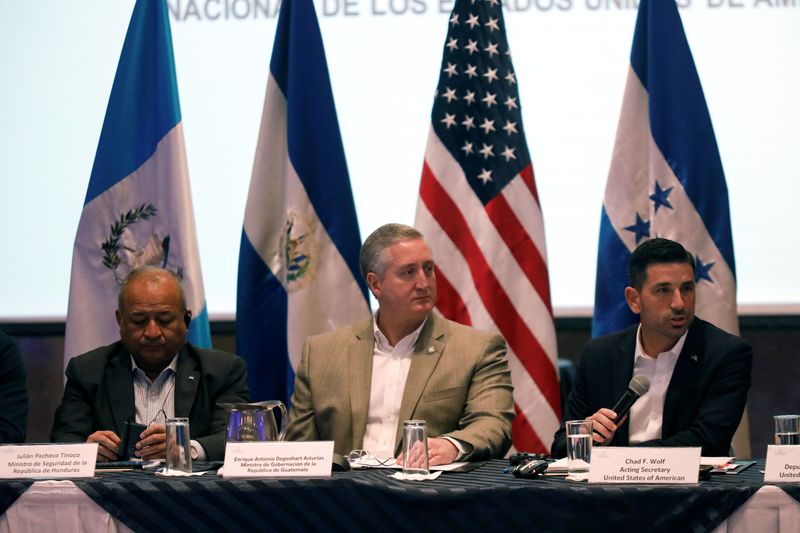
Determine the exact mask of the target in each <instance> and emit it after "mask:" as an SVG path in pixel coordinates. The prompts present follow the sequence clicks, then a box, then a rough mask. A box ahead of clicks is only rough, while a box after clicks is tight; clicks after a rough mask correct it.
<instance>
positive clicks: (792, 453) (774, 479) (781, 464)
mask: <svg viewBox="0 0 800 533" xmlns="http://www.w3.org/2000/svg"><path fill="white" fill-rule="evenodd" d="M798 481H800V446H776V445H774V444H770V445H768V446H767V465H766V468H764V482H765V483H797V482H798Z"/></svg>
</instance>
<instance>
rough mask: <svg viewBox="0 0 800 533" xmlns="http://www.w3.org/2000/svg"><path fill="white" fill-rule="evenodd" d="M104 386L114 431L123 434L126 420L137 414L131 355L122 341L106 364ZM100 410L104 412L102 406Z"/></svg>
mask: <svg viewBox="0 0 800 533" xmlns="http://www.w3.org/2000/svg"><path fill="white" fill-rule="evenodd" d="M104 386H105V388H106V398H107V399H108V407H109V409H110V410H111V417H112V419H113V423H114V432H115V433H116V434H117V435H120V436H121V435H123V433H124V429H125V422H126V421H129V420H132V419H133V418H134V417H135V416H136V404H135V403H134V400H133V366H132V365H131V355H130V353H129V352H128V350H126V349H125V347H124V346H122V344H121V343H120V344H119V348H118V349H117V350H116V351H115V353H114V354H113V355H112V356H111V357H110V358H109V360H108V364H107V365H106V370H105V379H104ZM98 412H102V408H101V407H100V406H98ZM101 422H102V420H101ZM147 422H149V420H147V421H144V423H145V424H146V423H147Z"/></svg>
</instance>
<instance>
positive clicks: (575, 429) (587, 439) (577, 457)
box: [567, 420, 592, 474]
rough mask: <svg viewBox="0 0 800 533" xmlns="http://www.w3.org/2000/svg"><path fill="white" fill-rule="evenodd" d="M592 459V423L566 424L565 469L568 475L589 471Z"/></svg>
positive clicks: (577, 421) (571, 421)
mask: <svg viewBox="0 0 800 533" xmlns="http://www.w3.org/2000/svg"><path fill="white" fill-rule="evenodd" d="M591 459H592V421H591V420H570V421H568V422H567V469H568V470H569V473H570V474H582V473H586V472H588V471H589V463H590V462H591Z"/></svg>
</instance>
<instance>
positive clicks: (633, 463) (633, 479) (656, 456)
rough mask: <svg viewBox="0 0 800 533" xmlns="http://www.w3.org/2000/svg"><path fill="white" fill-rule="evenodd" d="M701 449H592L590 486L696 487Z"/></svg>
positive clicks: (598, 447)
mask: <svg viewBox="0 0 800 533" xmlns="http://www.w3.org/2000/svg"><path fill="white" fill-rule="evenodd" d="M699 475H700V448H622V447H611V446H609V447H600V446H597V447H593V448H592V461H591V465H590V468H589V483H656V484H691V483H697V480H698V477H699Z"/></svg>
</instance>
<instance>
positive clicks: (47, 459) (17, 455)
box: [0, 442, 97, 479]
mask: <svg viewBox="0 0 800 533" xmlns="http://www.w3.org/2000/svg"><path fill="white" fill-rule="evenodd" d="M96 460H97V443H96V442H92V443H88V442H87V443H81V444H27V445H19V446H16V445H14V446H0V478H5V479H18V478H38V479H63V478H75V477H93V476H94V463H95V461H96Z"/></svg>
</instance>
